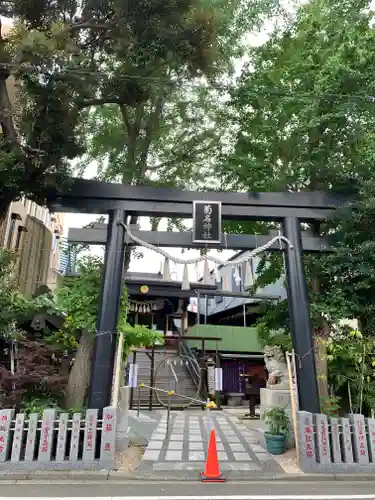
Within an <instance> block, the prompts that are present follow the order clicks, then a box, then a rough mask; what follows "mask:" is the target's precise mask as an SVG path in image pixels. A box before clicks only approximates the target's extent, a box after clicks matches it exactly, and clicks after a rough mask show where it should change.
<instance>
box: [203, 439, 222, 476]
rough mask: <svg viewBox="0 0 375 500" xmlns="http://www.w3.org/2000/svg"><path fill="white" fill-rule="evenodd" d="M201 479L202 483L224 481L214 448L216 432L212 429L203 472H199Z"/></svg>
mask: <svg viewBox="0 0 375 500" xmlns="http://www.w3.org/2000/svg"><path fill="white" fill-rule="evenodd" d="M201 481H202V482H203V483H224V482H225V481H226V478H225V477H223V475H222V474H221V472H220V468H219V460H218V458H217V449H216V434H215V430H214V429H212V430H211V433H210V442H209V445H208V453H207V460H206V466H205V468H204V472H202V473H201Z"/></svg>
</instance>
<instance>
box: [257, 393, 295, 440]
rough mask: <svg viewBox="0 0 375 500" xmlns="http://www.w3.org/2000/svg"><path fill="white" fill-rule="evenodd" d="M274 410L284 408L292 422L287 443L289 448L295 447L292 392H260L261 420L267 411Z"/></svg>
mask: <svg viewBox="0 0 375 500" xmlns="http://www.w3.org/2000/svg"><path fill="white" fill-rule="evenodd" d="M272 408H283V409H284V410H285V412H286V413H287V415H288V417H289V420H290V428H289V439H288V441H287V447H288V448H293V447H294V443H295V440H294V432H293V421H292V418H293V416H292V401H291V397H290V391H288V390H284V389H268V388H267V389H266V388H263V389H261V390H260V418H261V419H263V415H264V413H265V412H266V411H267V410H271V409H272Z"/></svg>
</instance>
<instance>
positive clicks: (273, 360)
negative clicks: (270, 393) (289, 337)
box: [264, 346, 289, 391]
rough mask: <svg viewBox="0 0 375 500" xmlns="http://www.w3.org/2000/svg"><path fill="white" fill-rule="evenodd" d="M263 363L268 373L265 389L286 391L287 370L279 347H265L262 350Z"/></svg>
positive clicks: (287, 383) (287, 386)
mask: <svg viewBox="0 0 375 500" xmlns="http://www.w3.org/2000/svg"><path fill="white" fill-rule="evenodd" d="M264 363H265V365H266V369H267V371H268V373H269V376H268V380H267V389H273V390H284V391H285V390H288V389H289V378H288V368H287V365H286V362H285V356H284V353H283V351H282V349H281V347H279V346H266V347H265V348H264Z"/></svg>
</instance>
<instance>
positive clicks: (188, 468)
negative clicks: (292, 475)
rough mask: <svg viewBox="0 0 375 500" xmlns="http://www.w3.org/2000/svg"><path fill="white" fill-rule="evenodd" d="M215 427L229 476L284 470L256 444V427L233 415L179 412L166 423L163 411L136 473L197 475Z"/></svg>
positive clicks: (220, 458) (235, 477)
mask: <svg viewBox="0 0 375 500" xmlns="http://www.w3.org/2000/svg"><path fill="white" fill-rule="evenodd" d="M211 428H214V429H215V431H216V443H217V450H218V458H219V462H220V468H221V471H222V472H223V473H224V474H226V475H227V476H228V477H230V478H231V479H246V478H249V477H250V476H252V477H254V478H256V477H259V475H264V474H282V473H283V472H284V471H283V469H282V468H281V467H280V465H279V464H278V463H277V461H276V460H275V459H274V457H273V456H272V455H270V454H269V453H267V451H266V450H265V449H264V448H263V447H262V446H261V445H260V444H259V436H258V433H257V432H256V431H252V430H249V429H248V428H247V427H245V426H244V425H243V424H242V423H241V422H240V420H238V418H237V417H236V416H232V415H226V414H225V413H213V414H211V417H210V419H209V421H207V414H205V413H203V414H202V411H200V412H195V413H194V412H179V413H177V412H176V413H174V414H173V415H172V418H171V421H170V424H169V426H167V416H166V415H165V414H164V415H163V417H162V418H161V420H160V422H159V424H158V426H157V427H156V429H155V431H154V432H153V434H152V436H151V440H150V441H149V443H148V446H147V449H146V452H145V454H144V455H143V458H142V462H141V466H140V468H139V471H138V472H139V473H140V474H144V476H149V475H150V474H152V475H154V476H160V477H162V476H166V475H171V474H173V475H174V477H181V479H186V478H189V477H192V478H196V477H199V473H200V472H202V471H203V470H204V465H205V464H204V462H205V459H206V453H207V447H208V439H209V430H210V429H211Z"/></svg>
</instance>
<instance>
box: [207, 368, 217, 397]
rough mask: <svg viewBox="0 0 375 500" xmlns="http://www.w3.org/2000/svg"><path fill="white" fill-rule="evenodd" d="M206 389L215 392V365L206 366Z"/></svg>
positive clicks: (211, 392) (210, 392)
mask: <svg viewBox="0 0 375 500" xmlns="http://www.w3.org/2000/svg"><path fill="white" fill-rule="evenodd" d="M207 389H208V393H209V394H213V393H214V392H215V367H214V366H213V365H208V366H207Z"/></svg>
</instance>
